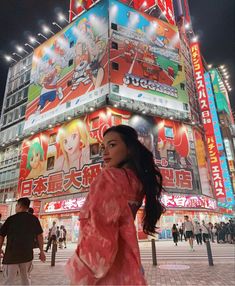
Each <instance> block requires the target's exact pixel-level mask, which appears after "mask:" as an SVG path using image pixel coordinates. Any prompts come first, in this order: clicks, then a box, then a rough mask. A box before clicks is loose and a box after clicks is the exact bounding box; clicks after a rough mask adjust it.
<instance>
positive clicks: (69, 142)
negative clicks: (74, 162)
mask: <svg viewBox="0 0 235 286" xmlns="http://www.w3.org/2000/svg"><path fill="white" fill-rule="evenodd" d="M79 143H80V137H79V135H78V133H72V134H68V135H67V136H66V137H65V138H64V139H63V145H64V150H65V152H66V153H67V154H69V155H72V154H73V153H74V152H76V151H77V148H78V146H79Z"/></svg>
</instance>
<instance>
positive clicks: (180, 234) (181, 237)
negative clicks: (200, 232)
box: [179, 226, 184, 241]
mask: <svg viewBox="0 0 235 286" xmlns="http://www.w3.org/2000/svg"><path fill="white" fill-rule="evenodd" d="M183 234H184V231H183V226H180V228H179V236H180V241H183Z"/></svg>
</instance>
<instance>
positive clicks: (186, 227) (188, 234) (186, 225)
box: [184, 215, 194, 251]
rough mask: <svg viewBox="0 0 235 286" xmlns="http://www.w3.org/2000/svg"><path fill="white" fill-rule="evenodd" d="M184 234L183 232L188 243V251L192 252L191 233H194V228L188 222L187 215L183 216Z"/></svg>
mask: <svg viewBox="0 0 235 286" xmlns="http://www.w3.org/2000/svg"><path fill="white" fill-rule="evenodd" d="M184 220H185V221H184V232H185V236H186V238H187V239H188V241H189V246H190V249H191V250H192V251H194V248H193V231H194V227H193V223H192V222H191V221H190V220H189V217H188V216H187V215H185V216H184Z"/></svg>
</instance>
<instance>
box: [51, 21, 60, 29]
mask: <svg viewBox="0 0 235 286" xmlns="http://www.w3.org/2000/svg"><path fill="white" fill-rule="evenodd" d="M52 25H54V26H57V27H58V28H59V29H60V30H62V27H61V26H60V25H59V24H57V23H56V22H52Z"/></svg>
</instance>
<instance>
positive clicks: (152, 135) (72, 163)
mask: <svg viewBox="0 0 235 286" xmlns="http://www.w3.org/2000/svg"><path fill="white" fill-rule="evenodd" d="M118 124H126V125H130V126H132V127H133V128H135V129H136V130H137V132H138V134H139V140H140V141H141V142H142V143H143V144H144V145H145V146H146V147H147V148H148V149H149V150H151V151H152V152H153V154H154V156H155V160H156V164H157V165H158V166H159V168H160V169H161V172H162V175H163V179H164V186H165V188H166V190H167V191H171V192H182V193H194V194H196V193H200V182H199V174H198V170H197V163H196V155H195V149H194V143H193V139H192V138H191V137H192V134H191V133H192V131H191V129H190V128H189V127H188V126H185V125H183V124H181V123H177V122H174V121H167V120H161V119H160V118H150V117H147V116H140V115H136V114H131V113H130V112H129V111H124V110H119V109H116V108H103V109H100V110H97V111H95V112H93V113H91V114H89V115H87V116H86V117H85V118H80V119H75V120H72V121H70V122H67V123H64V124H63V125H61V126H58V127H56V128H53V129H49V130H47V131H45V132H43V133H39V134H37V135H35V136H32V137H31V138H29V139H27V140H24V142H23V144H22V160H21V165H20V179H19V196H28V197H31V198H33V199H38V198H42V197H50V196H60V195H64V194H71V193H75V192H83V191H85V192H86V191H88V190H89V186H90V183H91V182H92V180H93V179H94V178H95V177H96V176H97V175H98V173H99V172H100V171H101V169H102V157H101V152H100V143H101V142H102V139H103V133H104V131H105V130H106V129H107V128H109V127H111V126H113V125H118Z"/></svg>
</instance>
